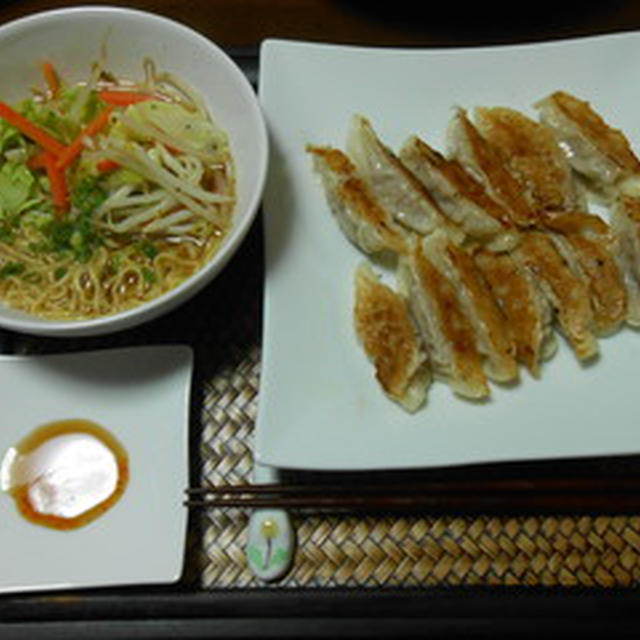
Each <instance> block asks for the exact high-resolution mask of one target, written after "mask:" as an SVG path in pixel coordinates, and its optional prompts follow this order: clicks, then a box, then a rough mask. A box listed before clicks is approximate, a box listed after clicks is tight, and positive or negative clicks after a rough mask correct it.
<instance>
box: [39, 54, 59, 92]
mask: <svg viewBox="0 0 640 640" xmlns="http://www.w3.org/2000/svg"><path fill="white" fill-rule="evenodd" d="M42 73H43V74H44V79H45V81H46V83H47V86H48V87H49V92H50V93H51V96H52V97H54V98H55V97H56V96H57V95H58V91H59V90H60V78H59V77H58V74H57V73H56V70H55V69H54V67H53V65H52V64H51V63H50V62H48V61H47V62H43V63H42Z"/></svg>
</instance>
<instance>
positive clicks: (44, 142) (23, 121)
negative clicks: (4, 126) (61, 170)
mask: <svg viewBox="0 0 640 640" xmlns="http://www.w3.org/2000/svg"><path fill="white" fill-rule="evenodd" d="M0 118H3V119H4V120H6V121H7V122H8V123H9V124H11V125H13V126H14V127H16V129H19V130H20V131H21V132H22V133H23V134H24V135H25V136H27V138H30V139H31V140H33V141H34V142H37V143H38V144H39V145H40V146H41V147H42V148H43V149H46V150H47V151H50V152H51V153H53V154H56V155H57V154H59V153H62V151H63V149H64V145H63V144H62V143H61V142H60V141H59V140H56V139H55V138H54V137H53V136H52V135H51V134H49V133H47V132H46V131H45V130H44V129H41V128H40V127H39V126H38V125H36V124H34V123H33V122H31V120H29V119H28V118H25V117H24V116H23V115H22V114H20V113H18V112H17V111H16V110H15V109H13V108H12V107H10V106H9V105H8V104H7V103H6V102H0Z"/></svg>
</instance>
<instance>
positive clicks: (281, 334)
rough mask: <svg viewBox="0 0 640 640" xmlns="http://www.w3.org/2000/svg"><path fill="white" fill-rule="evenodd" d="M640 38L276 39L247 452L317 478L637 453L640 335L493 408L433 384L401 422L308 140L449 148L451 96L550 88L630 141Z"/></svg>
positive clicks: (465, 98) (494, 98)
mask: <svg viewBox="0 0 640 640" xmlns="http://www.w3.org/2000/svg"><path fill="white" fill-rule="evenodd" d="M636 62H640V34H637V33H627V34H620V35H613V36H600V37H591V38H586V39H578V40H570V41H558V42H549V43H543V44H526V45H517V46H500V47H482V48H463V49H433V50H418V49H405V50H402V49H385V48H360V47H346V46H338V45H325V44H310V43H304V42H291V41H278V40H270V41H266V42H265V43H263V47H262V50H261V59H260V69H261V75H260V87H259V94H260V98H261V101H262V105H263V108H264V111H265V114H266V118H267V122H268V126H269V130H270V135H271V145H272V153H271V166H270V174H269V178H268V183H267V188H266V193H265V198H264V221H265V234H266V294H265V317H264V343H263V344H264V347H263V348H264V350H263V367H262V381H261V388H260V399H259V409H258V419H257V434H256V445H255V446H256V455H257V459H258V460H259V461H260V462H261V463H263V464H269V465H274V466H276V467H283V468H301V469H318V470H338V469H344V470H358V469H392V468H407V467H428V466H441V465H454V464H468V463H482V462H493V461H496V462H497V461H507V460H525V459H540V458H558V457H576V456H589V455H599V454H603V455H604V454H629V453H637V452H640V423H639V422H638V418H637V415H636V414H637V411H636V401H635V396H636V393H637V378H638V374H639V373H640V336H639V335H637V333H635V332H633V331H631V330H629V329H624V330H623V331H621V332H620V333H618V334H617V335H615V336H612V337H610V338H608V339H605V340H601V357H600V359H599V360H598V361H597V362H596V363H595V364H593V365H592V366H588V367H582V366H580V364H578V363H577V361H576V359H575V358H574V356H573V354H572V353H571V352H570V351H569V349H568V348H567V347H566V346H565V345H564V344H561V345H560V349H559V353H558V354H557V355H556V357H555V358H554V359H553V360H552V361H551V362H550V363H549V364H548V366H545V367H544V370H543V375H542V377H541V379H540V380H534V379H532V378H531V377H529V376H528V375H527V374H526V373H524V372H523V374H522V380H521V382H520V383H519V384H518V385H516V386H515V387H514V388H509V389H505V388H499V387H496V386H494V387H493V395H492V399H491V401H490V402H488V403H487V404H473V403H469V402H466V401H464V400H461V399H459V398H457V397H455V396H454V395H453V394H452V393H451V391H450V390H449V388H447V387H446V386H445V385H444V384H443V383H436V384H434V385H433V386H432V388H431V389H430V392H429V398H428V404H427V406H425V407H424V408H423V409H422V410H420V411H418V412H417V413H416V414H414V415H408V414H406V413H404V412H403V411H402V409H400V408H399V407H398V406H396V405H395V404H394V403H392V402H391V401H390V400H388V399H387V398H386V397H385V396H384V395H383V393H382V392H381V390H380V389H379V387H378V385H377V383H376V381H375V379H374V377H373V367H372V366H371V364H370V363H369V362H367V360H366V357H365V355H364V353H363V351H362V349H361V348H360V346H359V345H358V344H357V342H356V339H355V335H354V331H353V325H352V306H353V274H354V270H355V268H356V266H357V265H358V264H359V263H360V262H361V261H362V260H363V259H364V257H363V255H362V254H361V253H359V252H358V251H357V250H356V249H355V248H354V246H353V245H351V244H350V243H349V242H348V241H347V240H346V239H345V237H344V236H343V235H342V234H341V232H340V231H339V229H338V226H337V224H336V223H335V220H334V219H333V218H332V216H331V214H330V212H329V209H328V206H327V203H326V200H325V197H324V193H323V191H322V188H321V186H320V182H319V179H318V177H317V176H316V175H314V174H313V172H312V168H311V162H310V158H309V157H308V154H307V153H306V152H305V145H307V144H309V143H312V144H330V145H334V146H337V147H340V148H344V145H345V137H346V132H347V129H348V126H349V122H350V119H351V116H352V115H353V114H355V113H361V114H363V115H365V116H367V117H368V118H369V119H370V121H371V123H372V125H373V127H374V129H375V130H376V131H377V133H378V135H379V136H380V137H381V139H382V140H383V141H384V142H386V143H387V144H388V145H389V146H391V147H392V148H393V149H398V148H399V147H400V146H401V144H402V143H403V142H404V141H405V139H406V138H407V137H408V136H409V135H410V134H413V133H415V134H418V135H420V136H422V137H423V138H424V139H425V140H426V141H427V142H429V143H431V144H432V145H433V146H435V147H436V148H440V149H444V142H445V131H446V127H447V125H448V123H449V121H450V119H451V116H452V115H453V109H454V107H456V106H462V107H465V108H469V109H471V108H473V107H474V106H477V105H487V106H496V105H501V106H510V107H514V108H516V109H520V110H522V111H523V112H525V113H527V114H529V115H532V116H533V115H535V111H534V109H533V107H532V105H533V104H534V103H535V102H536V100H538V99H540V98H542V97H544V96H546V95H548V94H549V93H550V92H552V91H555V90H556V89H564V90H567V91H570V92H573V93H574V94H576V95H577V96H579V97H582V98H584V99H588V100H590V101H591V102H592V103H593V105H594V106H595V108H596V109H597V110H598V111H599V112H600V113H601V114H603V116H604V117H605V119H607V120H608V121H609V122H610V123H611V124H613V125H614V126H616V127H619V128H621V129H622V130H623V131H624V132H625V133H626V134H627V135H628V137H629V138H630V140H631V141H632V142H633V143H637V142H640V117H639V116H638V113H639V111H638V110H639V108H640V64H636Z"/></svg>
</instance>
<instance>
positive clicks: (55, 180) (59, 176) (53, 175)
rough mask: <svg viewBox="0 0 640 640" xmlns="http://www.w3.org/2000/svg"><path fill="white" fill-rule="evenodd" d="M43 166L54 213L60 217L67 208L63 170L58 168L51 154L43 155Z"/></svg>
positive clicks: (67, 198)
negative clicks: (47, 179)
mask: <svg viewBox="0 0 640 640" xmlns="http://www.w3.org/2000/svg"><path fill="white" fill-rule="evenodd" d="M44 166H45V168H46V170H47V176H48V177H49V185H50V187H51V197H52V198H53V204H54V206H55V208H56V213H57V214H58V215H59V216H61V215H62V214H64V212H65V211H66V210H67V209H68V207H69V190H68V187H67V179H66V176H65V173H64V170H63V169H60V168H59V167H58V163H57V158H56V156H54V155H53V154H52V153H46V154H45V156H44Z"/></svg>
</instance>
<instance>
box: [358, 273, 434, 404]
mask: <svg viewBox="0 0 640 640" xmlns="http://www.w3.org/2000/svg"><path fill="white" fill-rule="evenodd" d="M355 291H356V295H355V305H354V323H355V329H356V334H357V335H358V338H359V339H360V341H361V343H362V345H363V348H364V350H365V353H366V354H367V355H368V356H369V358H370V359H371V360H372V362H373V363H374V366H375V371H376V378H377V379H378V382H379V383H380V385H381V386H382V388H383V389H384V390H385V391H386V392H387V394H389V396H390V397H391V398H393V399H394V400H396V401H397V402H399V403H400V404H402V405H403V406H404V407H405V408H406V409H407V410H409V411H415V410H416V409H417V408H418V407H420V406H421V405H422V404H423V402H424V400H425V397H426V392H427V387H428V386H429V382H430V379H431V377H430V372H429V364H428V360H427V357H426V353H425V351H424V349H423V347H422V342H421V340H420V339H419V337H418V333H417V331H416V328H415V326H414V324H413V321H412V319H411V316H410V314H409V306H408V303H407V301H406V300H405V299H404V298H403V297H402V296H401V295H399V294H398V293H397V292H395V291H394V290H393V289H391V287H389V286H387V285H386V284H384V283H383V282H381V281H380V280H379V279H378V277H377V276H376V275H375V274H374V272H373V270H372V268H371V267H370V266H369V265H368V264H366V263H364V264H362V265H360V266H359V267H358V269H357V270H356V276H355Z"/></svg>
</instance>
